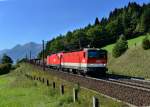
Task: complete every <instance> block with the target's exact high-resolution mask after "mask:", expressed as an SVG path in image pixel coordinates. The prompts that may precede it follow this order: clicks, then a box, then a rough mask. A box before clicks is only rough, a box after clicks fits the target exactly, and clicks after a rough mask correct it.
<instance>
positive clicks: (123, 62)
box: [104, 36, 150, 79]
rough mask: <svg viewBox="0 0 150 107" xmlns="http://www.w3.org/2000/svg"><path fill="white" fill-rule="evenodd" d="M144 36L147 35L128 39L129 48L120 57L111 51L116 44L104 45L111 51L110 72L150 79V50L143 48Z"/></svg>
mask: <svg viewBox="0 0 150 107" xmlns="http://www.w3.org/2000/svg"><path fill="white" fill-rule="evenodd" d="M144 38H145V36H140V37H137V38H135V39H131V40H128V45H129V49H128V50H127V52H125V53H124V54H123V55H122V56H121V57H119V58H113V57H112V54H111V52H112V49H113V46H114V44H112V45H108V46H106V47H104V49H106V50H108V52H109V58H108V69H109V72H110V73H113V74H120V75H127V76H135V77H142V78H149V79H150V50H143V49H142V40H143V39H144ZM135 44H136V45H135Z"/></svg>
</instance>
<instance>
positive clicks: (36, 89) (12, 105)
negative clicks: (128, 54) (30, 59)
mask: <svg viewBox="0 0 150 107" xmlns="http://www.w3.org/2000/svg"><path fill="white" fill-rule="evenodd" d="M19 71H23V72H26V73H27V72H28V73H30V74H31V75H36V76H40V77H45V78H47V79H49V80H50V82H52V81H55V82H56V89H55V90H53V89H52V88H51V87H47V86H46V85H44V84H42V83H40V82H38V81H31V80H28V79H27V78H26V77H25V76H23V75H22V74H21V73H20V72H19ZM62 83H63V84H64V85H65V95H63V96H62V95H60V93H59V85H58V84H62ZM73 87H75V85H74V84H72V83H69V82H66V81H64V80H60V79H58V78H57V77H54V76H51V75H47V73H44V72H39V70H38V69H35V68H33V67H32V66H30V65H28V64H22V65H21V67H20V68H18V69H17V70H15V71H13V72H12V73H10V74H7V75H4V76H0V107H91V106H92V102H91V100H92V96H93V95H94V96H97V97H98V98H99V99H100V103H101V107H122V106H125V105H124V104H122V103H119V102H116V101H114V100H112V99H108V98H105V97H103V96H101V95H100V94H98V93H96V92H92V91H90V90H87V89H83V88H81V89H80V97H79V101H78V102H77V103H73V101H72V88H73Z"/></svg>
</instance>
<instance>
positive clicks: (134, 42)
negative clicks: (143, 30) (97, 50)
mask: <svg viewBox="0 0 150 107" xmlns="http://www.w3.org/2000/svg"><path fill="white" fill-rule="evenodd" d="M144 38H145V35H143V36H139V37H137V38H134V39H130V40H128V46H129V48H131V47H134V46H138V45H141V44H142V40H143V39H144ZM114 45H115V44H111V45H107V46H105V47H104V49H106V50H107V51H108V52H109V53H111V52H112V49H113V47H114Z"/></svg>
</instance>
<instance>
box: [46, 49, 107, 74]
mask: <svg viewBox="0 0 150 107" xmlns="http://www.w3.org/2000/svg"><path fill="white" fill-rule="evenodd" d="M106 65H107V51H106V50H101V49H95V48H85V49H82V50H79V51H71V52H62V53H57V54H52V55H50V56H47V66H49V67H53V68H57V69H65V70H68V71H73V72H76V73H82V74H93V73H98V74H105V72H106V70H107V68H106Z"/></svg>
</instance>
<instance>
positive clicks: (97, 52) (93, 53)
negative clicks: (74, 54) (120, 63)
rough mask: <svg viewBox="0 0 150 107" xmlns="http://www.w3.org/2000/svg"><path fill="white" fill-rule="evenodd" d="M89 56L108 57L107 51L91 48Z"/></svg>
mask: <svg viewBox="0 0 150 107" xmlns="http://www.w3.org/2000/svg"><path fill="white" fill-rule="evenodd" d="M88 58H106V52H105V51H101V50H89V51H88Z"/></svg>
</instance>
